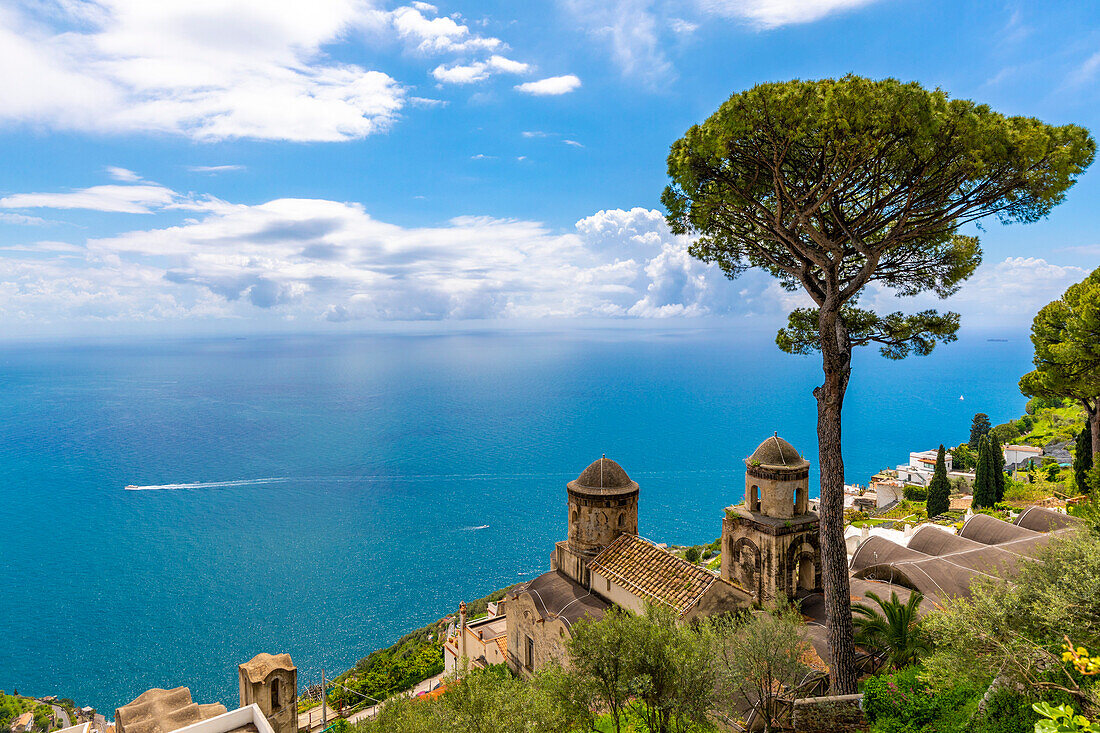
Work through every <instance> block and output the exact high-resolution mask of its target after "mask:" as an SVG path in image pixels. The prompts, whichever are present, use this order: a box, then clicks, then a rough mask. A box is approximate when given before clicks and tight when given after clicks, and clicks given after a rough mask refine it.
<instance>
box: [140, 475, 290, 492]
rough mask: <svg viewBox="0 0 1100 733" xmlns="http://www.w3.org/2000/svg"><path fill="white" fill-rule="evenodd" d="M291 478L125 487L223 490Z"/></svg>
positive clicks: (147, 489)
mask: <svg viewBox="0 0 1100 733" xmlns="http://www.w3.org/2000/svg"><path fill="white" fill-rule="evenodd" d="M293 480H294V479H292V478H286V477H284V478H245V479H239V480H237V481H199V482H196V483H193V484H153V485H150V486H134V485H133V484H131V485H129V486H127V487H126V490H127V491H160V490H169V489H223V488H229V487H232V486H263V485H265V484H281V483H285V482H287V481H293Z"/></svg>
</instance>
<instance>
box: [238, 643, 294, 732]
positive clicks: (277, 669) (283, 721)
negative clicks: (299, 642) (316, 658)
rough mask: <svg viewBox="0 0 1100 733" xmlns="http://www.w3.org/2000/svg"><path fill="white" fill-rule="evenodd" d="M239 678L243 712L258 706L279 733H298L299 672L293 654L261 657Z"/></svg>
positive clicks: (245, 667)
mask: <svg viewBox="0 0 1100 733" xmlns="http://www.w3.org/2000/svg"><path fill="white" fill-rule="evenodd" d="M237 676H238V677H239V681H240V692H241V707H242V708H243V707H244V706H246V705H251V704H252V703H256V704H257V705H258V706H259V707H260V711H261V712H262V713H263V714H264V717H265V718H267V722H268V723H271V727H272V729H273V730H274V731H275V733H298V668H297V667H295V666H294V662H292V661H291V660H290V655H289V654H264V653H260V654H257V655H256V656H255V657H253V658H252V659H251V660H249V661H247V662H245V663H244V664H242V665H240V666H239V667H237Z"/></svg>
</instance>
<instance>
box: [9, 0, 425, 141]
mask: <svg viewBox="0 0 1100 733" xmlns="http://www.w3.org/2000/svg"><path fill="white" fill-rule="evenodd" d="M42 8H45V9H44V10H43V9H42ZM35 9H38V10H40V11H41V12H40V14H35ZM376 22H377V21H376V17H375V11H373V10H372V8H371V6H370V3H369V2H367V1H366V0H317V1H316V2H311V3H308V4H303V3H274V4H273V3H268V2H262V1H261V0H246V1H245V2H236V3H221V2H213V1H212V0H203V1H200V2H194V1H192V0H158V1H157V2H145V0H110V1H109V2H94V1H93V0H71V1H70V2H64V3H57V4H55V5H50V6H30V5H28V6H24V8H23V9H22V10H19V9H16V8H14V7H8V8H5V9H2V10H0V63H2V64H3V65H4V66H5V67H6V68H11V69H19V70H20V73H17V74H7V75H4V76H3V77H0V98H3V99H4V102H5V103H4V105H2V106H0V119H6V120H8V121H16V122H27V123H32V122H33V123H35V124H47V125H50V126H52V127H55V128H62V129H82V130H86V129H91V130H95V131H109V132H128V131H155V132H168V133H177V134H182V135H187V136H189V137H192V138H195V139H199V140H219V139H226V138H241V137H245V138H258V139H272V140H298V141H307V140H308V141H336V140H347V139H352V138H359V137H363V136H366V135H370V134H372V133H375V132H379V131H381V130H385V129H386V128H388V127H389V126H390V125H391V124H392V123H393V122H394V120H395V119H396V117H397V114H398V112H399V110H400V109H401V108H402V106H403V104H404V95H405V91H404V89H403V87H402V86H401V85H400V84H398V83H397V82H396V81H395V80H394V79H392V78H390V77H389V76H388V75H386V74H384V73H381V72H378V71H373V70H368V69H365V68H363V67H362V66H359V65H356V64H348V63H339V62H336V61H333V60H331V59H330V58H329V57H328V56H327V55H326V53H325V52H324V51H323V50H322V49H323V48H325V47H328V46H330V45H331V44H334V43H336V42H338V41H340V40H341V39H342V38H344V37H345V36H346V34H347V33H348V32H349V31H350V30H352V29H355V28H361V27H365V26H367V25H371V24H376Z"/></svg>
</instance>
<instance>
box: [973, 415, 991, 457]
mask: <svg viewBox="0 0 1100 733" xmlns="http://www.w3.org/2000/svg"><path fill="white" fill-rule="evenodd" d="M992 429H993V423H991V422H989V415H986V414H985V413H984V412H979V413H978V414H977V415H975V416H974V420H973V422H971V423H970V447H971V448H972V449H973V450H978V443H979V441H981V439H982V436H983V435H989V431H990V430H992Z"/></svg>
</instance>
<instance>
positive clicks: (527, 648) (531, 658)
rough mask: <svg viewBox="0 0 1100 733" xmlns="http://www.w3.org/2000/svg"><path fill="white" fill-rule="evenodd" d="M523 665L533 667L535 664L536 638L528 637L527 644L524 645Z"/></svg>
mask: <svg viewBox="0 0 1100 733" xmlns="http://www.w3.org/2000/svg"><path fill="white" fill-rule="evenodd" d="M523 649H524V651H523V666H525V667H527V669H531V668H532V667H534V666H535V640H534V639H532V638H531V637H530V636H528V637H527V644H526V645H524V647H523Z"/></svg>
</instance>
